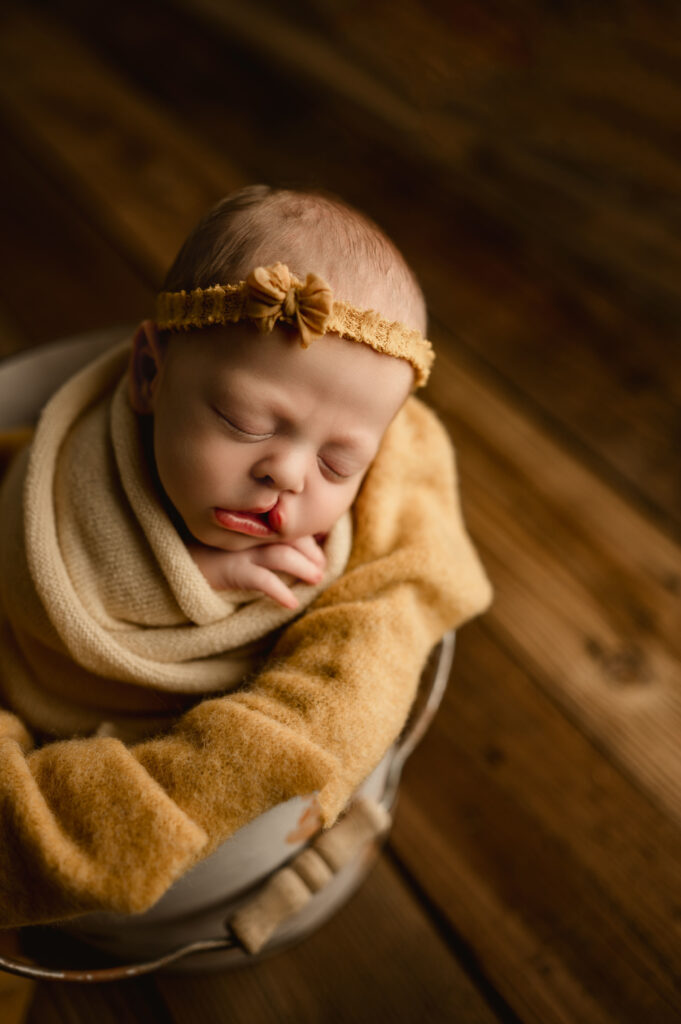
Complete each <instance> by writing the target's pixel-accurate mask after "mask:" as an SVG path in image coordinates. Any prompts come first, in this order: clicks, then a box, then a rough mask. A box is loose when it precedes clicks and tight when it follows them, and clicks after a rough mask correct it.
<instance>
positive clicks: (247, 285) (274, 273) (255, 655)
mask: <svg viewBox="0 0 681 1024" xmlns="http://www.w3.org/2000/svg"><path fill="white" fill-rule="evenodd" d="M424 328H425V308H424V303H423V298H422V295H421V291H420V289H419V287H418V285H417V283H416V281H415V279H414V277H413V275H412V273H411V271H410V270H409V268H408V267H407V265H406V264H405V262H404V260H403V259H402V257H401V255H400V254H399V253H398V251H397V250H396V249H395V247H394V246H393V245H392V243H391V242H390V241H389V240H388V239H387V238H386V237H385V236H384V235H383V234H382V233H381V232H380V231H379V230H378V228H376V227H375V225H373V224H372V223H371V222H369V221H367V220H366V219H365V218H364V217H362V216H361V215H360V214H358V213H357V212H356V211H354V210H352V209H350V208H349V207H347V206H345V205H344V204H343V203H341V202H340V201H337V200H331V199H328V198H326V197H322V196H319V195H315V194H307V193H295V192H290V191H281V190H279V191H278V190H271V189H268V188H263V187H255V188H251V189H244V190H242V191H240V192H238V193H235V194H233V195H231V196H229V197H227V199H226V200H223V201H222V202H221V203H220V204H218V206H217V207H216V208H215V209H214V210H212V211H211V212H210V213H209V214H208V215H207V217H205V218H204V219H203V220H202V221H201V222H200V223H199V225H198V226H197V228H196V229H195V230H194V231H193V233H192V234H191V235H190V236H189V238H188V239H187V241H186V243H185V244H184V246H183V247H182V249H181V251H180V253H179V255H178V257H177V259H176V260H175V263H174V265H173V266H172V267H171V269H170V271H169V273H168V276H167V278H166V282H165V286H164V290H163V292H162V294H161V295H160V296H159V300H158V309H157V317H156V320H155V321H152V320H148V321H145V322H144V323H143V324H141V325H140V327H139V328H138V330H137V331H136V333H135V335H134V338H133V341H132V350H131V354H130V356H129V363H128V365H127V370H126V371H124V370H123V369H122V365H123V362H124V361H125V360H127V359H128V352H129V346H124V347H123V350H122V351H117V352H114V353H112V354H110V355H107V356H105V357H103V359H100V360H99V361H98V362H97V363H95V364H94V365H93V366H90V367H88V368H86V370H85V371H83V372H82V373H81V374H80V375H78V376H77V377H76V378H74V379H73V380H72V381H70V382H69V383H68V384H67V385H66V386H65V388H63V389H62V390H61V391H60V392H59V393H58V395H57V396H56V397H55V399H53V401H52V402H51V403H50V405H49V406H48V407H47V409H46V410H45V413H44V415H43V418H42V420H41V424H40V425H39V427H38V431H37V435H36V439H35V442H34V444H33V447H32V450H31V453H30V454H28V453H27V454H26V455H25V456H24V458H23V459H20V460H18V462H17V465H16V466H15V467H14V471H13V473H12V474H10V479H9V481H8V483H7V485H6V487H5V489H4V504H3V512H2V518H3V521H4V522H5V523H6V524H10V523H13V527H12V526H10V528H9V532H7V531H6V536H7V537H10V538H11V537H12V536H13V535H14V536H15V537H16V538H17V539H18V540H19V544H18V547H19V549H20V551H21V557H20V558H17V557H16V553H15V554H12V555H10V556H8V562H9V564H8V566H7V570H6V572H5V582H4V599H3V603H4V607H5V614H6V618H7V623H6V629H5V638H4V641H3V643H2V645H0V646H1V648H2V651H1V653H0V665H1V666H2V668H1V673H0V695H2V696H3V697H4V701H3V702H4V703H5V704H6V706H9V707H10V708H12V710H14V711H17V712H19V713H20V714H21V716H22V717H23V719H24V721H25V722H26V723H27V724H28V725H29V726H30V727H31V728H32V729H33V730H34V731H36V732H37V733H38V734H39V735H41V736H45V737H54V736H71V735H83V734H85V735H87V734H92V733H95V732H96V733H98V734H99V735H116V736H119V737H121V738H122V739H125V740H134V739H138V738H141V737H143V736H146V735H150V734H153V733H154V732H157V731H158V730H159V729H162V728H164V727H165V726H167V725H168V724H170V723H171V722H172V721H173V719H174V718H175V717H177V715H178V714H179V713H181V712H182V711H184V710H185V709H186V708H187V707H189V706H191V705H192V704H194V703H195V702H196V700H197V699H198V698H199V697H200V695H204V694H207V693H216V692H221V691H225V690H228V689H230V688H233V687H234V686H236V685H238V684H240V683H242V682H243V681H244V679H246V678H248V677H249V676H250V675H251V674H252V673H253V672H254V671H256V670H257V668H258V666H259V665H260V664H262V661H263V658H264V657H265V656H266V654H267V653H268V652H269V650H270V649H271V647H272V645H273V643H274V642H275V640H276V638H277V636H278V631H280V630H281V628H282V627H283V626H284V625H285V624H286V623H287V622H288V621H290V620H291V618H293V617H294V616H296V615H297V614H299V613H300V612H301V611H302V610H303V609H304V608H305V607H306V606H307V605H309V604H310V603H311V602H312V601H313V600H314V599H315V598H316V597H317V596H318V594H319V593H320V591H321V590H322V589H323V588H324V587H326V586H328V584H329V583H330V582H331V581H332V580H334V579H337V578H338V577H339V576H340V575H341V574H342V572H343V571H344V569H345V567H346V564H347V560H348V557H349V554H350V550H351V545H352V529H351V516H350V515H349V510H350V509H351V507H352V506H353V503H354V501H355V498H356V496H357V493H358V491H359V488H360V486H361V484H362V481H363V479H364V477H365V474H366V472H367V470H368V469H369V467H370V465H371V464H372V462H373V460H374V458H375V456H376V454H377V452H378V450H379V447H380V445H381V441H382V439H383V436H384V434H385V432H386V430H387V428H388V426H389V425H390V423H391V422H392V420H393V419H394V417H395V415H396V414H397V412H398V410H400V408H401V407H402V406H403V405H404V403H405V401H406V400H407V398H408V396H409V394H410V392H411V391H412V390H413V389H414V388H415V387H416V386H418V385H420V384H422V383H424V382H425V380H426V378H427V375H428V372H429V369H430V365H431V362H432V358H433V354H432V349H431V346H430V343H429V342H428V341H426V340H425V338H424V337H423V330H424ZM24 476H25V478H26V483H25V489H24V491H23V503H24V508H25V510H26V516H25V522H24V524H23V527H22V523H21V520H20V517H19V511H20V508H21V501H20V500H19V494H20V489H21V488H23V487H24V483H23V480H24ZM22 532H23V536H24V537H25V541H24V542H23V543H22V542H21V536H22ZM7 543H9V542H7ZM7 543H6V545H5V549H7ZM27 579H30V580H32V581H33V584H34V586H32V587H27V586H26V581H27ZM22 580H23V581H24V582H23V584H22V583H21V581H22ZM17 586H19V589H20V590H21V591H22V592H26V595H25V596H26V599H25V600H22V601H19V602H18V601H17V600H16V593H17V589H16V588H17ZM7 627H10V628H7Z"/></svg>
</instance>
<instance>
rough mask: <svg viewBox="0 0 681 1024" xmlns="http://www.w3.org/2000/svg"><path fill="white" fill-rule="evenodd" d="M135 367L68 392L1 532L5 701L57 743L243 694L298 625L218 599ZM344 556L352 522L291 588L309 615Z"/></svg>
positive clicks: (118, 366) (12, 497)
mask: <svg viewBox="0 0 681 1024" xmlns="http://www.w3.org/2000/svg"><path fill="white" fill-rule="evenodd" d="M127 358H128V345H127V344H126V345H124V346H120V347H119V348H117V349H116V350H114V351H113V352H110V353H106V354H105V355H104V356H102V357H101V358H100V359H98V360H97V361H96V362H95V363H93V364H92V365H90V366H88V367H86V368H85V369H84V370H83V371H81V373H79V374H77V375H76V377H74V378H73V379H71V380H70V381H69V382H67V384H66V385H65V386H64V387H62V388H61V389H60V390H59V392H58V393H57V394H56V395H55V396H54V397H53V398H52V400H51V401H50V402H49V403H48V405H47V406H46V408H45V410H44V413H43V415H42V417H41V420H40V423H39V425H38V428H37V430H36V434H35V438H34V440H33V444H32V447H31V450H30V455H29V453H27V459H28V461H27V462H25V463H24V464H23V465H21V464H20V465H18V466H17V467H16V468H15V469H14V470H13V472H12V473H11V474H10V478H9V480H8V482H7V485H6V487H5V488H4V489H3V499H2V506H0V520H2V521H3V522H4V523H7V524H9V523H10V522H11V523H12V524H13V527H14V528H13V529H12V528H11V527H9V528H7V529H5V530H4V538H3V539H2V540H1V541H0V559H1V560H0V564H1V565H2V582H1V583H0V590H1V592H2V594H3V603H4V606H5V607H6V609H7V627H8V630H7V632H6V637H5V639H4V640H3V643H2V645H1V646H0V697H1V698H2V699H3V701H4V703H5V704H6V705H9V706H11V707H12V708H13V709H14V710H15V711H17V712H19V713H20V714H21V716H22V718H23V720H24V721H25V722H26V723H27V725H28V726H29V727H31V728H33V729H36V730H39V731H40V732H41V733H44V734H46V735H49V736H52V737H58V736H61V737H66V736H73V735H75V734H87V733H92V732H94V731H95V730H96V729H97V728H98V727H100V726H101V725H102V722H103V720H106V723H107V732H108V734H115V735H117V736H119V738H122V739H134V738H142V736H144V735H149V734H151V733H153V732H156V731H158V730H159V729H160V728H162V727H163V725H164V724H165V725H168V724H170V723H171V722H172V719H173V717H176V716H177V713H178V710H183V709H184V708H185V707H186V706H187V705H188V704H189V703H195V702H196V698H197V696H198V695H199V694H206V693H211V692H217V691H219V692H224V691H225V690H227V689H230V688H234V687H236V686H238V685H239V684H240V683H241V682H242V681H243V679H244V677H245V676H247V675H249V674H250V673H252V672H253V671H254V670H255V669H256V668H257V665H258V664H259V662H261V661H262V660H263V657H264V655H265V654H266V653H267V651H268V650H269V649H270V648H271V647H272V644H273V642H274V632H275V630H277V629H279V628H280V627H282V626H283V625H284V624H285V623H286V622H288V621H290V620H291V619H292V618H294V617H295V616H296V615H297V614H298V613H299V612H298V610H294V611H292V610H291V609H287V608H283V607H281V606H280V605H278V604H276V603H275V602H274V601H272V600H270V599H269V598H267V597H264V596H263V595H262V594H260V593H257V592H254V591H253V592H244V591H220V592H217V591H215V590H212V589H211V587H210V585H209V584H208V582H207V581H206V580H205V578H204V577H203V575H202V574H201V572H200V571H199V569H198V568H197V566H196V565H195V563H194V562H193V560H192V558H191V556H190V554H189V551H188V549H187V547H186V545H185V544H184V543H183V541H182V539H181V537H180V535H179V534H178V532H177V530H176V528H175V526H174V525H173V523H172V521H171V519H170V517H169V515H168V513H167V512H166V510H165V508H164V506H163V502H162V499H161V497H160V495H159V493H158V491H157V488H156V486H155V484H154V480H153V478H152V476H151V473H150V470H149V467H148V462H147V459H146V458H145V456H144V437H143V421H142V420H141V419H140V418H139V417H138V416H136V415H135V413H134V412H133V410H132V408H131V407H130V404H129V401H128V397H127V389H126V375H125V366H126V360H127ZM20 509H23V515H18V514H17V512H18V510H20ZM350 544H351V520H350V515H349V514H347V515H345V516H344V517H343V518H342V519H341V520H339V522H338V523H336V525H335V526H334V528H333V529H332V531H331V532H330V534H329V536H328V537H327V539H326V542H325V553H326V556H327V564H326V569H325V574H324V578H323V579H322V581H321V582H320V583H319V584H316V585H315V586H309V585H306V584H303V583H300V582H298V583H295V584H294V585H293V586H292V589H293V591H294V593H295V594H296V596H297V597H298V600H299V607H300V608H301V609H304V608H305V607H307V605H309V604H310V603H311V602H312V601H313V600H314V598H315V597H316V596H317V595H318V594H319V593H320V592H321V591H322V590H323V589H324V587H326V586H328V584H329V583H330V582H331V581H332V580H334V579H337V578H338V576H339V575H340V574H341V572H342V571H343V569H344V568H345V565H346V563H347V560H348V556H349V554H350ZM27 569H28V574H29V577H30V581H31V584H32V586H31V585H27V584H28V581H27V577H26V570H27ZM18 594H21V597H20V598H19V597H18V596H17V595H18ZM46 618H47V620H48V621H46Z"/></svg>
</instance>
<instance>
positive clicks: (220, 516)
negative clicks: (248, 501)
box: [213, 508, 275, 537]
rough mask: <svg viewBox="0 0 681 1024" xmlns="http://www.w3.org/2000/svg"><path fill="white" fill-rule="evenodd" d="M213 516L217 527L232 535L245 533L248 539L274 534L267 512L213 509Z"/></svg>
mask: <svg viewBox="0 0 681 1024" xmlns="http://www.w3.org/2000/svg"><path fill="white" fill-rule="evenodd" d="M213 514H214V516H215V519H216V521H217V523H218V525H219V526H222V528H223V529H225V530H232V531H233V532H234V533H245V534H246V535H247V536H249V537H270V536H271V535H272V534H273V533H274V532H275V530H274V529H273V528H272V527H271V526H270V524H269V521H268V519H269V512H256V511H248V512H241V511H233V510H232V509H228V508H215V509H213Z"/></svg>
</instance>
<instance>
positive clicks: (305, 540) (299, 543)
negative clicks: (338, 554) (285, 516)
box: [289, 536, 326, 569]
mask: <svg viewBox="0 0 681 1024" xmlns="http://www.w3.org/2000/svg"><path fill="white" fill-rule="evenodd" d="M289 546H290V547H293V548H296V550H297V551H300V553H301V554H303V555H305V556H306V557H307V558H309V559H310V561H311V562H314V563H315V565H318V566H319V567H320V568H322V569H323V568H324V566H325V565H326V555H325V554H324V552H323V551H322V549H321V548H320V546H319V544H318V543H317V541H316V540H315V539H314V537H310V536H308V537H299V538H298V540H294V541H292V542H291V544H290V545H289Z"/></svg>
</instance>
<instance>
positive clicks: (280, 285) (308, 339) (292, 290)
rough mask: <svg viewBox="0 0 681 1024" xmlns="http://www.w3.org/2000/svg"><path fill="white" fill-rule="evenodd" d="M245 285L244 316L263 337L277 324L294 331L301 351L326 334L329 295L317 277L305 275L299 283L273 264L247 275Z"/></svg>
mask: <svg viewBox="0 0 681 1024" xmlns="http://www.w3.org/2000/svg"><path fill="white" fill-rule="evenodd" d="M246 285H247V287H248V293H247V297H246V302H245V305H244V314H245V316H246V317H247V318H248V319H249V320H252V321H253V322H254V323H255V325H256V327H257V328H258V330H259V331H261V332H262V333H263V334H265V333H268V332H269V331H271V330H272V329H273V328H274V325H275V324H276V322H277V321H278V320H283V321H284V322H285V323H290V324H293V325H294V326H295V327H297V328H298V331H299V333H300V341H301V344H302V346H303V348H308V346H309V345H310V344H311V343H312V342H313V341H314V340H315V338H319V337H321V336H322V335H324V334H326V328H327V324H328V322H329V317H330V316H331V310H332V309H333V294H332V292H331V289H330V288H329V286H328V284H327V283H326V281H324V280H322V278H321V277H319V276H318V275H317V274H308V275H307V277H306V278H305V282H304V283H303V282H301V281H299V280H298V278H297V277H294V276H293V274H291V272H290V271H289V269H288V267H286V266H284V264H283V263H275V264H274V266H272V267H257V268H256V269H255V270H253V271H251V273H250V274H249V275H248V277H247V278H246Z"/></svg>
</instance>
